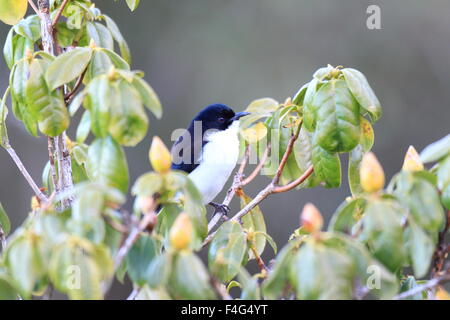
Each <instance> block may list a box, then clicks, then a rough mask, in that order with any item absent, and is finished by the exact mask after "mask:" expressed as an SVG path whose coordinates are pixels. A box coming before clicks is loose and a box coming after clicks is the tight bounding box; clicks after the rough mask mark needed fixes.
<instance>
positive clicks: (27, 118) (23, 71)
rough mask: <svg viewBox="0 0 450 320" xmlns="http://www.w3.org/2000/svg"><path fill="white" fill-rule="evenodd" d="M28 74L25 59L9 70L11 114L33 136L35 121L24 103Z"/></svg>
mask: <svg viewBox="0 0 450 320" xmlns="http://www.w3.org/2000/svg"><path fill="white" fill-rule="evenodd" d="M29 74H30V65H29V61H28V60H27V59H22V60H20V61H19V62H17V63H16V64H15V65H14V67H13V69H12V70H11V77H10V87H11V97H12V104H13V108H12V109H13V113H14V115H15V116H16V118H18V119H19V120H22V121H23V123H24V125H25V128H26V129H27V130H28V132H29V133H30V134H32V135H33V136H36V137H37V135H38V133H37V127H38V123H37V119H35V117H33V115H32V112H31V110H30V109H29V108H28V105H27V102H26V91H25V90H26V84H27V81H28V77H29Z"/></svg>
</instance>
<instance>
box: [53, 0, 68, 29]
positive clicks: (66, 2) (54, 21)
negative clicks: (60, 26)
mask: <svg viewBox="0 0 450 320" xmlns="http://www.w3.org/2000/svg"><path fill="white" fill-rule="evenodd" d="M69 1H70V0H64V2H63V3H62V4H61V6H60V7H59V10H58V12H57V13H56V16H55V18H54V19H53V22H52V27H55V25H56V24H57V23H58V20H59V18H61V15H62V13H63V11H64V8H65V7H66V5H67V4H68V3H69Z"/></svg>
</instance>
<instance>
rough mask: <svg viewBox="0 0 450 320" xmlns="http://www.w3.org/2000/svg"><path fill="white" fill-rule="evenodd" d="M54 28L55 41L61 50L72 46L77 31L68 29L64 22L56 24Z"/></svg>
mask: <svg viewBox="0 0 450 320" xmlns="http://www.w3.org/2000/svg"><path fill="white" fill-rule="evenodd" d="M55 28H56V30H57V32H56V41H58V44H59V45H60V46H61V47H63V48H65V47H69V46H71V45H72V44H73V42H74V41H75V38H76V36H77V34H78V31H79V30H78V29H72V28H69V26H68V23H66V22H58V23H57V24H56V27H55Z"/></svg>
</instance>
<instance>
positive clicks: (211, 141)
mask: <svg viewBox="0 0 450 320" xmlns="http://www.w3.org/2000/svg"><path fill="white" fill-rule="evenodd" d="M238 130H239V121H234V122H233V123H232V124H231V125H230V127H229V128H228V129H226V130H223V131H216V132H214V133H211V134H209V135H207V138H206V139H207V140H208V143H207V144H206V145H205V146H204V147H203V152H202V157H201V159H200V164H199V165H198V166H197V168H195V169H194V171H192V172H191V173H190V174H189V178H191V180H192V181H193V182H194V184H195V185H196V187H197V188H198V189H199V191H200V193H201V194H202V196H203V203H204V204H207V203H209V202H211V201H212V200H213V199H214V198H215V197H216V196H217V194H219V192H220V191H221V190H222V189H223V187H224V185H225V183H226V182H227V180H228V178H229V177H230V175H231V173H232V172H233V169H234V167H235V166H236V163H237V161H238V158H239V138H238Z"/></svg>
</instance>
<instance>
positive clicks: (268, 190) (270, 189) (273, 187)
mask: <svg viewBox="0 0 450 320" xmlns="http://www.w3.org/2000/svg"><path fill="white" fill-rule="evenodd" d="M301 125H302V123H300V124H299V126H298V127H297V130H296V132H295V134H293V135H292V136H291V138H290V139H289V142H288V146H287V148H286V151H285V152H284V154H283V158H282V159H281V162H280V165H279V166H278V169H277V172H276V174H275V176H274V178H273V179H272V182H271V183H269V184H268V185H267V186H266V187H265V188H264V189H263V190H261V191H260V192H259V193H258V194H257V195H256V197H255V198H254V199H253V200H252V201H250V202H249V203H248V204H247V205H246V206H245V207H244V208H242V209H241V210H240V211H239V212H238V213H236V214H235V215H234V216H233V217H232V218H231V220H232V221H239V220H240V219H241V218H242V217H243V216H245V215H246V214H248V213H249V212H250V211H251V210H252V209H253V208H254V207H256V206H257V205H258V204H259V203H260V202H262V201H263V200H264V199H266V198H267V197H268V196H269V195H271V194H272V193H280V192H286V191H289V190H292V189H293V188H295V187H296V186H298V185H299V184H301V183H302V182H303V181H305V180H306V179H307V178H308V177H309V176H311V174H312V173H313V172H314V168H313V166H312V165H311V166H310V167H308V169H306V171H305V172H304V173H303V174H302V175H301V176H300V177H299V178H297V179H295V180H294V181H292V182H290V183H288V184H287V185H284V186H279V185H278V182H279V180H280V177H281V175H282V173H283V170H284V167H285V166H286V162H287V159H288V158H289V156H290V154H291V153H292V150H293V147H294V143H295V141H296V140H297V139H298V136H299V134H300V129H301ZM210 224H211V223H210ZM208 231H211V229H209V228H208ZM214 235H215V232H213V233H210V234H209V235H208V236H207V237H206V239H205V241H204V242H203V246H206V245H207V244H208V243H209V242H211V240H212V239H213V237H214Z"/></svg>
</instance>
